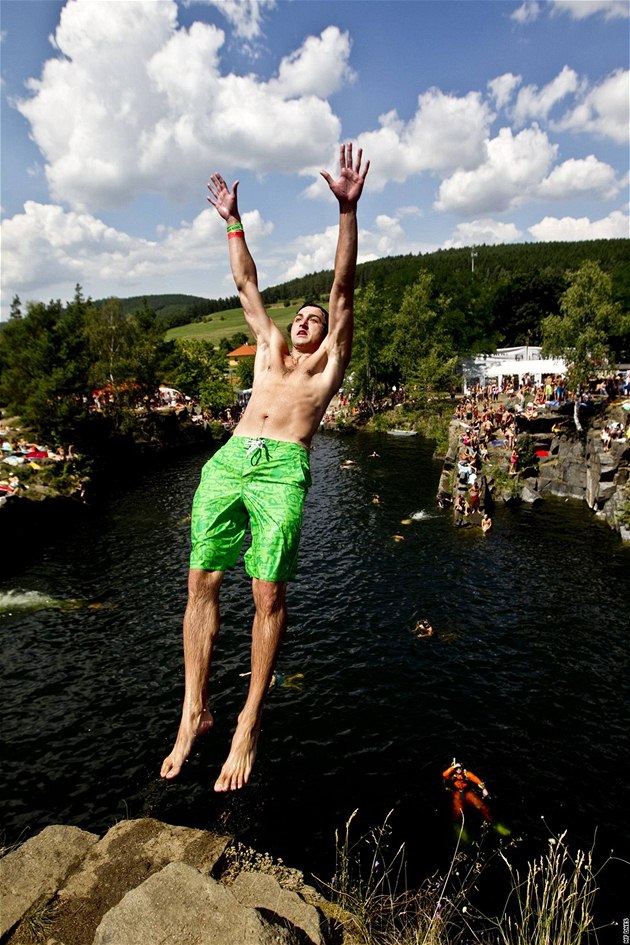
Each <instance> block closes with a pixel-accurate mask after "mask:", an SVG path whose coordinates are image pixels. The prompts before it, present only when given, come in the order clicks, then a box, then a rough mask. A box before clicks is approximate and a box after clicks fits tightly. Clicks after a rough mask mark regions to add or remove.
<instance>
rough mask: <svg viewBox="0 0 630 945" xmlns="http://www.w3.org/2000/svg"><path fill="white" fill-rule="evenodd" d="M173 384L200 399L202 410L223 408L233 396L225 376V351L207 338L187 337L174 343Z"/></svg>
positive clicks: (231, 401) (227, 405)
mask: <svg viewBox="0 0 630 945" xmlns="http://www.w3.org/2000/svg"><path fill="white" fill-rule="evenodd" d="M175 347H176V357H177V368H176V370H175V371H174V374H173V376H172V381H173V384H174V386H175V387H177V388H178V389H179V390H181V391H184V393H186V394H188V396H189V397H193V398H195V399H196V400H198V401H199V403H200V405H201V407H202V409H203V410H213V411H216V410H223V409H224V408H225V407H229V406H230V405H231V404H233V403H234V400H235V395H234V390H233V388H232V387H231V385H230V383H229V381H228V378H227V367H228V365H227V359H226V356H225V353H224V352H223V351H220V350H218V349H216V348H215V347H214V345H213V344H212V343H211V342H209V341H202V340H200V339H198V338H186V339H181V340H178V341H177V342H176V345H175Z"/></svg>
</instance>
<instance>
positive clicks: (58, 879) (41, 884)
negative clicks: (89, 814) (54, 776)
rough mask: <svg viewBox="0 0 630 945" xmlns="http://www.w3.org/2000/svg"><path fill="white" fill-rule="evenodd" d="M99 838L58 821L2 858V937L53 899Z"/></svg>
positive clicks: (0, 915)
mask: <svg viewBox="0 0 630 945" xmlns="http://www.w3.org/2000/svg"><path fill="white" fill-rule="evenodd" d="M98 839H99V838H98V834H95V833H88V832H87V831H85V830H80V829H79V828H78V827H64V826H61V825H55V826H52V827H46V828H45V829H44V830H42V832H41V833H38V834H37V836H35V837H31V838H30V840H27V841H26V843H23V844H22V846H21V847H19V848H18V849H17V850H14V851H13V852H12V853H8V854H7V855H6V856H3V857H2V859H0V903H1V908H0V938H2V937H3V936H4V935H6V933H7V932H8V931H9V930H10V929H12V928H13V926H15V925H16V924H17V923H18V922H19V921H20V920H21V919H23V918H24V916H25V915H27V914H28V913H29V912H32V910H33V909H35V908H36V907H37V906H39V905H40V903H46V902H48V900H49V899H52V897H53V896H54V895H55V893H56V892H57V890H58V889H59V888H60V887H61V886H63V884H64V882H65V881H66V878H67V877H68V876H69V874H70V873H71V872H72V871H73V870H74V869H76V867H77V866H78V865H79V864H80V863H81V862H82V860H83V859H84V857H85V856H86V854H87V853H88V851H89V850H90V848H91V847H93V846H94V844H96V843H98Z"/></svg>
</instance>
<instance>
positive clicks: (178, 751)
mask: <svg viewBox="0 0 630 945" xmlns="http://www.w3.org/2000/svg"><path fill="white" fill-rule="evenodd" d="M222 581H223V571H201V570H196V569H195V570H191V571H190V572H189V574H188V604H187V606H186V613H185V614H184V670H185V679H186V689H185V692H184V705H183V708H182V718H181V722H180V725H179V731H178V733H177V738H176V740H175V745H174V747H173V750H172V752H171V753H170V755H168V757H167V758H165V759H164V762H163V764H162V768H161V771H160V776H161V777H163V778H167V779H169V780H170V779H171V778H175V777H176V776H177V775H178V774H179V772H180V771H181V767H182V765H183V764H184V762H185V761H186V759H187V758H188V756H189V754H190V752H191V749H192V746H193V744H194V742H195V739H196V738H197V737H198V736H199V735H203V734H205V732H207V731H208V729H210V728H211V727H212V723H213V718H212V715H211V714H210V711H209V709H208V679H209V676H210V666H211V664H212V651H213V649H214V644H215V642H216V639H217V636H218V634H219V626H220V615H219V590H220V588H221V583H222Z"/></svg>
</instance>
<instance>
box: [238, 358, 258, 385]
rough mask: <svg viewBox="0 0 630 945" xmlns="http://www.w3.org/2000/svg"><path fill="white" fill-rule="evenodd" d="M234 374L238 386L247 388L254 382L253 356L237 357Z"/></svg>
mask: <svg viewBox="0 0 630 945" xmlns="http://www.w3.org/2000/svg"><path fill="white" fill-rule="evenodd" d="M236 374H237V377H238V386H239V388H240V389H241V390H249V388H250V387H251V386H252V384H253V383H254V358H253V357H251V358H239V359H238V365H237V367H236Z"/></svg>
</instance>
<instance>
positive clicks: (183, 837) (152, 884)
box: [0, 818, 353, 945]
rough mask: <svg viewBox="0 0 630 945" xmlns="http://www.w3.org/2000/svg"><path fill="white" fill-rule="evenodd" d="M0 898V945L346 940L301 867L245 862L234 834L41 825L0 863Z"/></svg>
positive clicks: (248, 944)
mask: <svg viewBox="0 0 630 945" xmlns="http://www.w3.org/2000/svg"><path fill="white" fill-rule="evenodd" d="M250 852H252V853H253V851H250ZM256 862H258V866H256V865H255V863H256ZM261 864H262V867H261ZM0 901H1V902H2V911H1V918H0V940H1V941H2V943H3V945H25V943H28V942H46V943H47V945H351V943H352V941H353V940H352V938H351V937H350V935H349V934H348V933H347V932H344V928H343V923H342V921H341V918H342V917H341V916H340V915H337V913H336V910H335V907H334V906H332V905H331V904H330V903H327V902H326V901H325V900H324V899H323V898H322V897H321V896H319V894H318V893H317V892H316V891H315V890H314V889H313V888H312V887H309V886H306V885H305V884H304V879H303V876H302V874H301V873H300V872H299V871H297V870H292V869H289V868H287V867H285V866H283V865H282V864H278V863H275V864H273V863H272V861H271V860H270V859H269V858H265V857H260V856H258V857H254V858H252V857H251V856H249V857H248V856H246V855H243V854H242V852H240V845H239V844H237V843H235V841H234V840H233V839H232V838H231V837H227V836H220V835H217V834H212V833H209V832H207V831H204V830H194V829H191V828H188V827H176V826H171V825H169V824H164V823H161V822H160V821H157V820H152V819H150V818H143V819H141V820H130V821H122V822H120V823H118V824H116V825H115V826H114V827H112V828H111V829H110V830H109V831H108V832H107V833H106V834H105V836H104V837H99V836H98V835H96V834H93V833H88V832H87V831H85V830H80V829H79V828H78V827H66V826H52V827H46V828H45V829H44V830H43V831H42V832H41V833H39V834H37V835H36V836H34V837H31V838H30V839H29V840H27V841H26V842H25V843H24V844H22V846H20V847H18V848H17V849H16V850H14V851H12V852H10V853H8V854H7V855H5V856H4V857H3V858H2V859H0Z"/></svg>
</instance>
